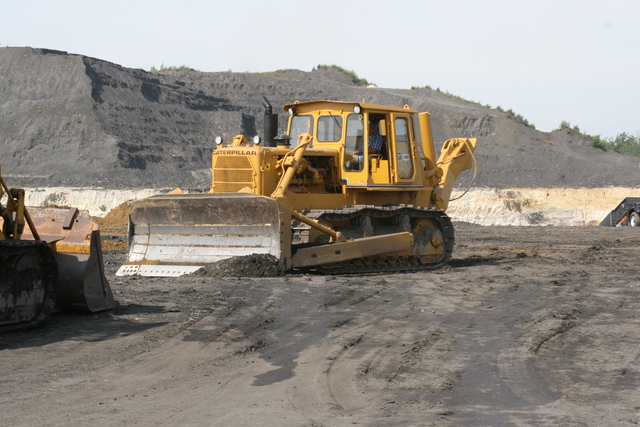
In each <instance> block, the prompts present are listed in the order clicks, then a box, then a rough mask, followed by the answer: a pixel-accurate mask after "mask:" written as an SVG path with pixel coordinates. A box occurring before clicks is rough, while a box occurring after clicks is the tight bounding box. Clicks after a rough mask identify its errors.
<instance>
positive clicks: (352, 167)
mask: <svg viewBox="0 0 640 427" xmlns="http://www.w3.org/2000/svg"><path fill="white" fill-rule="evenodd" d="M363 135H364V124H363V120H362V115H361V114H349V116H347V135H346V138H345V144H344V159H345V163H344V170H345V171H361V170H362V168H363V164H362V163H363V162H362V155H360V156H357V155H356V154H355V151H356V148H358V145H359V144H361V142H362V138H363Z"/></svg>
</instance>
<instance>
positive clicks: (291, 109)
mask: <svg viewBox="0 0 640 427" xmlns="http://www.w3.org/2000/svg"><path fill="white" fill-rule="evenodd" d="M295 113H296V109H295V108H293V107H290V108H289V115H290V116H293V115H294V114H295Z"/></svg>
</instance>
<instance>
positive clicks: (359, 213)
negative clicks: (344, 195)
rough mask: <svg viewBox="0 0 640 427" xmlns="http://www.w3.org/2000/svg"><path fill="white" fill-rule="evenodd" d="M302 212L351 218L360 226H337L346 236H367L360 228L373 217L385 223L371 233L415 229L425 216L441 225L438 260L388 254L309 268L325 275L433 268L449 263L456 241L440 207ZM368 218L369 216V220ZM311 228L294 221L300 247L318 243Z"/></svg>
mask: <svg viewBox="0 0 640 427" xmlns="http://www.w3.org/2000/svg"><path fill="white" fill-rule="evenodd" d="M303 214H304V215H305V216H307V217H308V218H311V219H315V220H318V221H323V222H326V223H329V224H337V223H344V222H345V221H349V222H350V223H351V224H354V223H355V224H360V225H359V226H354V227H352V228H347V229H344V228H342V229H341V228H339V227H338V228H336V231H341V232H343V234H345V235H346V236H347V237H364V236H363V235H362V234H361V231H362V229H364V228H366V226H362V224H370V222H371V220H374V221H376V220H377V221H381V222H383V223H385V224H384V225H382V226H377V227H376V226H370V228H369V230H368V231H369V232H371V233H372V234H371V235H384V234H389V233H395V232H400V231H411V232H413V231H414V229H415V227H416V226H417V223H418V222H419V221H420V220H423V219H426V220H430V221H433V222H434V223H435V224H436V226H437V227H439V228H440V230H441V232H442V236H443V243H442V245H443V247H444V251H443V256H442V258H441V259H440V260H439V261H437V262H424V261H422V260H421V259H420V257H419V256H394V255H389V256H376V257H369V258H357V259H353V260H349V261H345V262H341V263H335V264H325V265H320V266H315V267H312V268H309V269H307V270H310V271H316V272H319V273H323V274H362V273H382V272H384V273H390V272H402V271H417V270H431V269H436V268H439V267H441V266H443V265H444V264H446V262H447V261H448V260H449V258H451V254H452V253H453V246H454V244H455V233H454V229H453V224H452V223H451V219H450V218H449V217H448V216H447V215H446V214H445V213H444V211H442V210H440V209H433V208H423V207H419V206H413V205H390V206H370V205H358V206H346V207H344V208H340V209H329V210H311V211H305V212H303ZM402 217H405V218H406V219H405V220H404V222H402V221H400V220H398V221H397V223H396V224H395V225H391V224H387V222H392V221H393V220H394V219H400V218H402ZM366 218H368V220H367V219H366ZM358 229H360V230H358ZM310 231H311V227H310V226H308V225H306V224H303V223H300V222H298V221H294V224H293V235H294V242H296V243H297V247H305V246H310V245H315V244H316V243H314V242H309V241H308V238H309V235H310V234H309V233H310ZM354 234H357V235H354Z"/></svg>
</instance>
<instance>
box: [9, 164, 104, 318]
mask: <svg viewBox="0 0 640 427" xmlns="http://www.w3.org/2000/svg"><path fill="white" fill-rule="evenodd" d="M113 307H115V301H114V299H113V295H112V293H111V288H110V287H109V283H108V282H107V279H106V277H105V275H104V264H103V260H102V249H101V247H100V231H99V230H98V226H97V225H96V224H95V223H94V222H92V221H91V220H90V218H89V213H88V212H87V211H80V210H78V209H77V208H52V207H47V208H32V207H30V208H28V209H27V207H26V206H25V190H24V189H15V188H9V187H8V186H7V184H6V182H5V181H4V179H3V177H2V174H1V173H0V327H5V326H6V327H9V328H23V327H31V326H37V325H40V324H41V323H42V322H43V321H44V320H45V319H46V318H47V317H48V316H49V315H50V314H51V313H52V312H53V311H54V310H64V311H79V312H85V313H95V312H99V311H103V310H107V309H110V308H113ZM5 329H6V328H5Z"/></svg>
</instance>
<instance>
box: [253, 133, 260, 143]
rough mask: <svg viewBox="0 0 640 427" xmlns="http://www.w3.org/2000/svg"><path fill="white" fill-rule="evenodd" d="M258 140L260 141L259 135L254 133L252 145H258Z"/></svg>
mask: <svg viewBox="0 0 640 427" xmlns="http://www.w3.org/2000/svg"><path fill="white" fill-rule="evenodd" d="M260 142H262V141H261V140H260V135H256V136H254V137H253V144H254V145H260Z"/></svg>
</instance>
